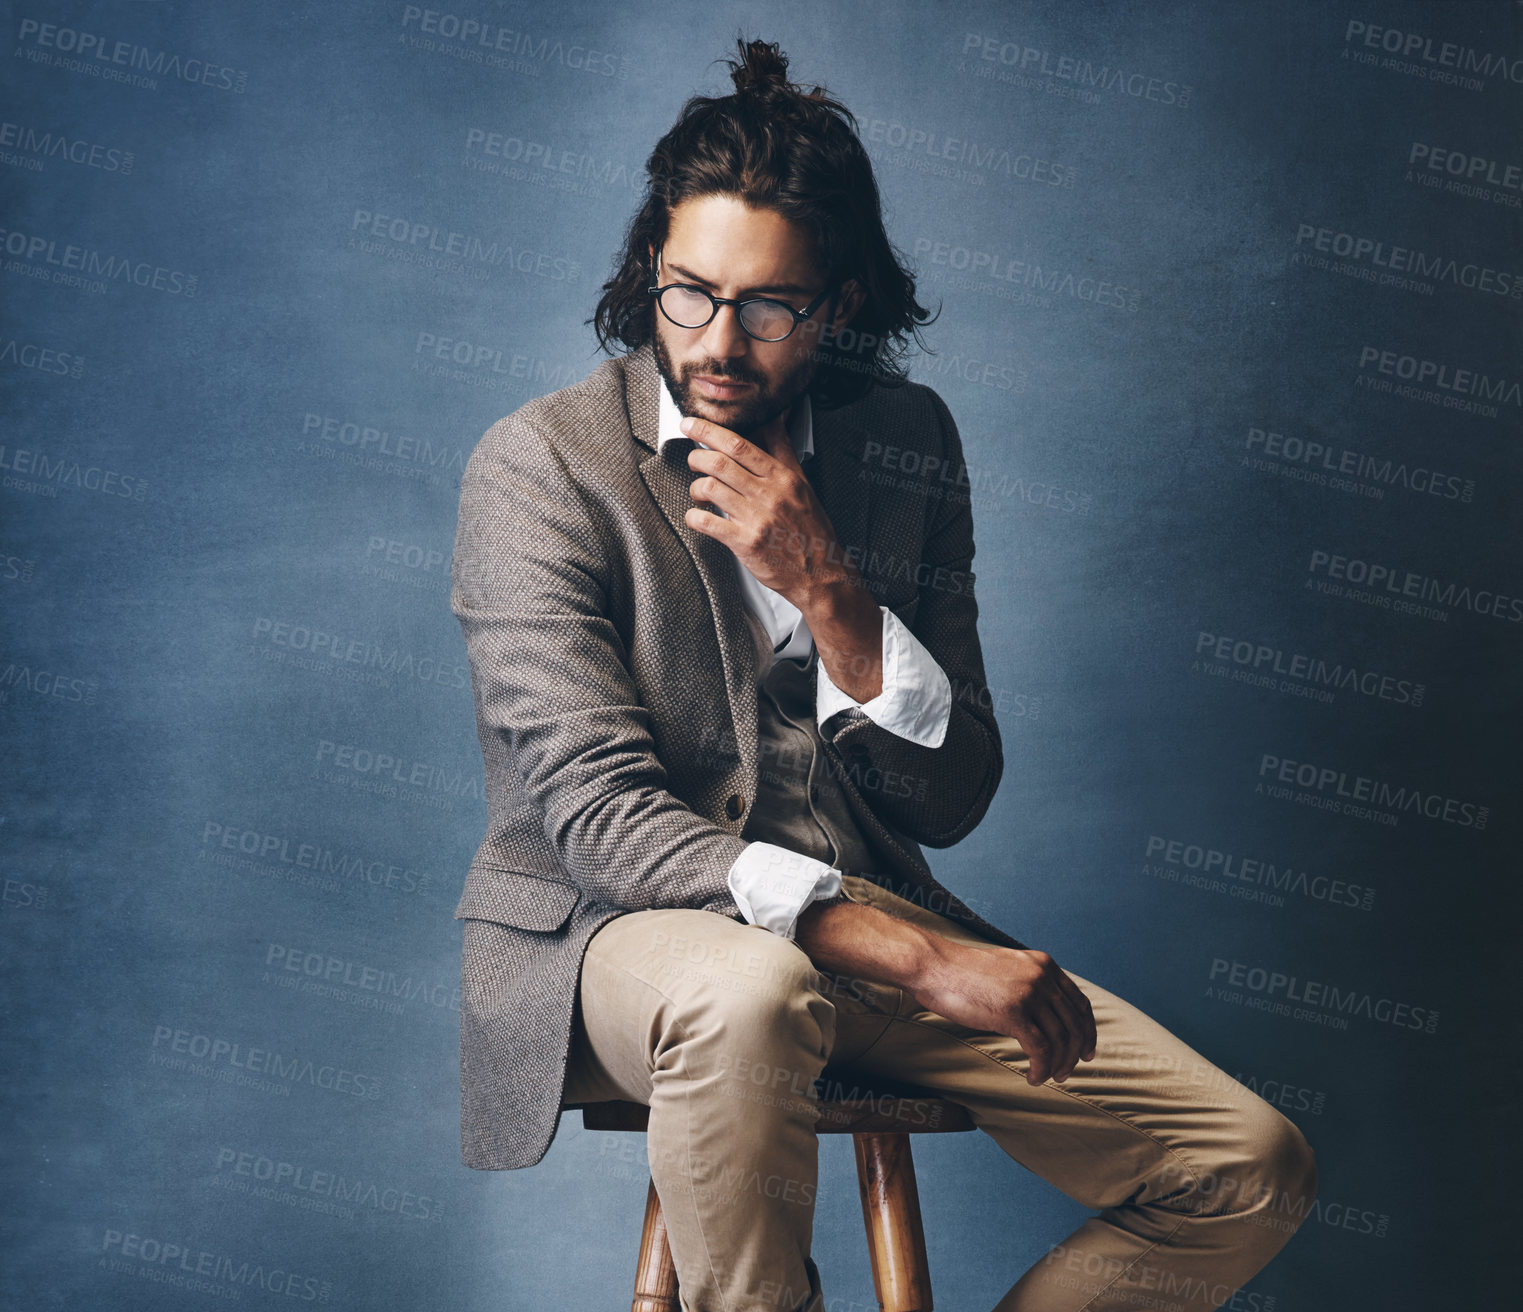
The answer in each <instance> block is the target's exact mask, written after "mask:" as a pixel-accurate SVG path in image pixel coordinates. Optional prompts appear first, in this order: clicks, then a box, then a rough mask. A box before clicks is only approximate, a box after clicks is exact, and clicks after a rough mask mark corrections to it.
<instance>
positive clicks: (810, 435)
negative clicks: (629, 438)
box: [656, 372, 814, 464]
mask: <svg viewBox="0 0 1523 1312" xmlns="http://www.w3.org/2000/svg"><path fill="white" fill-rule="evenodd" d="M656 389H657V391H659V392H660V394H661V396H660V401H659V407H660V414H659V417H658V419H657V423H656V450H657V451H660V450H661V448H662V447H664V446H665V445H666V444H667V443H668V442H670V441H671V440H672V438H674V437H686V436H687V435H686V434H685V433H684V432H683V431H682V430H681V429H680V428H679V427H677V425H678V424H680V423H681V422H682V411H681V410H679V409H678V408H677V403H676V402H675V401H674V400H672V394H671V391H670V390H669V389H668V388H667V386H666V379H665V378H663V377H662V376H661V374H660V373H659V372H658V373H657V374H656ZM788 436H789V437H790V438H792V439H793V453H794V454H795V455H796V456H798V458H799V463H800V464H803V462H804V461H805V460H807V459H808V458H809V457H810V456H812V455H813V454H814V409H813V407H812V406H811V405H810V403H809V393H808V392H805V393H804V394H803V396H801V397H799V399H798V403H797V404H796V405H795V406H794V407H793V414H792V415H791V416H790V417H789V419H788ZM698 445H699V446H703V445H704V444H703V443H702V442H699V443H698Z"/></svg>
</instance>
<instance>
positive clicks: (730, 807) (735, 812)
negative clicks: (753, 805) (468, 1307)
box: [724, 793, 746, 820]
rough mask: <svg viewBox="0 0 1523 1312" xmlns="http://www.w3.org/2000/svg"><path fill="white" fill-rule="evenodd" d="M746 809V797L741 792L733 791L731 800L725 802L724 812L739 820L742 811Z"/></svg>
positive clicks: (732, 818)
mask: <svg viewBox="0 0 1523 1312" xmlns="http://www.w3.org/2000/svg"><path fill="white" fill-rule="evenodd" d="M745 809H746V799H745V798H744V797H742V796H741V795H740V794H739V793H731V794H730V797H729V800H728V801H727V802H725V804H724V813H725V814H726V815H727V816H729V817H730V819H731V820H739V819H740V813H741V812H742V811H744V810H745Z"/></svg>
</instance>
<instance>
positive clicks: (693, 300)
mask: <svg viewBox="0 0 1523 1312" xmlns="http://www.w3.org/2000/svg"><path fill="white" fill-rule="evenodd" d="M656 265H657V269H659V268H660V257H659V256H658V257H657V260H656ZM653 278H654V275H653ZM834 286H835V283H834V282H828V283H826V284H825V286H824V288H823V289H822V290H821V292H820V294H819V295H818V296H816V297H815V298H814V300H812V301H810V302H809V304H808V305H806V306H805V307H804V308H803V309H802V310H795V309H794V308H793V307H792V306H791V305H789V304H788V303H787V302H786V301H778V300H774V299H772V298H771V297H770V296H750V297H747V298H746V299H745V300H732V299H730V298H729V297H726V296H714V295H712V294H711V293H709V292H706V291H704V289H703V288H702V287H694V286H693V285H692V284H691V283H682V282H672V283H667V285H666V286H665V287H658V286H656V284H655V282H654V280H653V281H652V282H651V285H650V286H649V287H647V288H646V291H648V292H649V293H650V294H651V295H652V296H654V297H655V298H656V304H657V305H659V306H660V307H661V313H662V314H664V315H665V316H666V317H667V318H668V319H670V320H671V321H672V322H673V323H674V324H676V325H677V327H679V328H702V327H704V326H705V325H706V324H707V323H708V322H709V320H711V319H712V318H713V317H714V316H715V315H716V314H718V313H719V307H720V306H721V305H733V306H734V307H735V312H736V313H737V314H738V315H739V316H740V326H741V327H742V328H744V329H745V330H746V333H747V335H748V336H751V337H754V338H755V339H756V340H757V341H759V342H780V341H782V340H783V339H784V338H786V337H788V336H790V335H791V334H792V332H793V330H794V329H795V328H797V327H798V326H799V324H801V323H803V322H804V321H805V320H807V319H808V318H809V316H810V315H812V314H813V313H814V312H815V311H816V310H818V309H819V308H820V306H821V305H823V304H824V303H825V297H826V296H828V295H829V294H830V291H831V289H832V288H833V287H834Z"/></svg>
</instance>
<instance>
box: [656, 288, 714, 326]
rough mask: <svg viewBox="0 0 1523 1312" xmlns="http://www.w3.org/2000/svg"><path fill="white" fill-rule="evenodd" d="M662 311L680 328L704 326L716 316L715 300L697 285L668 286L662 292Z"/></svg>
mask: <svg viewBox="0 0 1523 1312" xmlns="http://www.w3.org/2000/svg"><path fill="white" fill-rule="evenodd" d="M661 312H662V313H663V314H664V315H666V317H667V318H668V319H670V320H671V321H672V322H673V323H674V324H676V325H677V326H678V327H679V328H702V327H703V325H704V324H706V323H708V321H709V320H710V319H712V318H713V317H714V302H713V301H711V300H709V297H708V293H706V292H703V291H700V290H699V289H698V288H696V287H668V288H667V289H666V290H665V291H664V292H662V293H661Z"/></svg>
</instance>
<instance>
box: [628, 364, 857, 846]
mask: <svg viewBox="0 0 1523 1312" xmlns="http://www.w3.org/2000/svg"><path fill="white" fill-rule="evenodd" d="M623 364H624V400H625V405H626V406H627V408H628V410H629V420H630V429H631V431H632V432H633V434H634V437H635V440H636V441H638V442H639V443H640V445H641V446H642V447H644V448H645V449H646V454H645V456H644V457H643V459H641V461H640V477H641V478H643V479H644V480H645V485H646V486H647V487H648V488H649V489H650V493H651V497H652V498H653V499H654V501H655V503H656V505H657V506H658V507H660V510H661V513H662V515H663V516H664V517H665V518H666V521H667V523H669V524H670V525H671V527H672V531H673V532H674V533H676V535H677V537H678V539H679V540H680V541H681V542H682V545H683V546H684V547H686V548H687V551H688V554H689V555H690V556H691V557H692V558H693V564H694V566H695V567H696V569H697V571H698V577H699V578H700V579H701V580H702V581H703V587H704V591H705V592H706V593H707V594H708V598H709V606H710V609H711V611H712V613H713V616H714V625H715V629H716V634H717V637H718V640H719V652H720V657H721V659H722V660H723V662H724V681H725V690H726V692H727V693H728V696H729V700H730V716H731V719H732V720H733V722H734V725H735V739H736V743H737V746H738V748H739V751H740V758H741V766H742V769H743V771H744V775H745V778H746V780H747V787H748V788H749V790H750V792H751V795H752V796H754V795H755V791H756V789H755V785H756V769H757V764H756V757H757V727H756V698H757V668H756V647H755V645H754V641H753V639H752V636H751V631H750V627H749V625H748V623H747V620H746V613H745V599H744V595H743V594H742V592H741V588H740V579H739V577H738V576H737V574H736V570H737V569H740V568H741V565H740V562H739V561H738V560H736V558H735V556H734V554H733V553H732V552H731V551H730V549H729V548H728V547H726V546H725V545H724V544H723V543H722V542H719V541H718V540H717V539H715V538H711V537H710V536H709V535H708V534H706V533H700V532H698V530H697V529H694V528H690V527H688V524H687V521H686V520H685V519H684V518H683V516H684V515H685V514H686V513H687V511H688V509H689V508H690V507H691V506H692V505H693V504H694V502H693V498H692V494H691V493H690V492H689V491H688V489H689V488H690V487H691V486H692V483H693V480H694V479H695V478H697V474H695V473H694V472H693V470H692V469H690V468H689V467H688V463H687V453H688V451H689V450H691V449H692V445H693V444H692V443H691V442H689V441H688V440H687V439H685V438H684V439H682V440H681V441H673V442H668V443H667V445H666V448H665V451H664V452H658V451H657V450H656V433H657V416H658V413H659V410H658V394H657V391H656V389H657V387H658V386H659V385H660V378H661V373H660V370H659V369H658V368H657V367H656V360H655V353H654V351H653V350H652V348H651V347H650V345H649V344H647V345H645V346H642V347H640V348H639V349H638V350H636V351H632V352H631V353H630V354H629V355H627V356H625V357H624V360H623ZM848 409H849V407H848ZM845 413H846V412H845V411H823V412H822V411H820V410H818V409H816V410H815V411H814V414H813V425H814V454H813V455H812V456H810V457H809V459H808V460H806V461H805V462H804V473H805V475H806V476H807V477H808V479H809V483H810V486H811V487H813V488H814V490H815V494H816V495H817V496H818V497H819V498H820V504H821V505H822V506H824V507H825V512H826V514H827V515H828V516H829V518H830V522H831V525H832V526H833V527H834V529H835V533H836V537H837V539H838V540H839V541H840V544H841V549H842V551H843V553H845V552H848V551H850V552H853V553H854V555H857V556H858V558H860V553H862V552H865V550H866V547H867V540H868V538H867V535H868V521H869V490H870V488H871V487H872V483H871V481H870V480H869V479H867V478H864V477H862V476H861V475H862V473H863V471H864V466H863V464H862V459H861V453H862V447H863V443H864V442H865V440H866V434H865V433H864V432H863V431H862V430H861V429H860V428H858V427H857V426H856V425H855V424H853V423H851V422H850V420H849V419H847V418H845V417H844V415H845ZM749 800H750V799H749V798H748V799H747V801H748V802H749ZM720 823H725V824H729V825H730V826H731V827H733V828H735V829H736V830H737V831H738V830H739V829H740V828H741V827H742V823H741V822H730V821H728V819H726V820H725V821H721V822H720Z"/></svg>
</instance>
